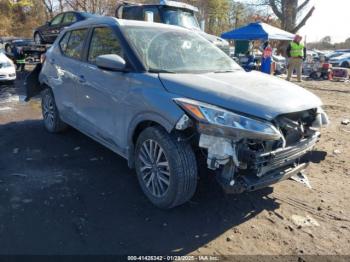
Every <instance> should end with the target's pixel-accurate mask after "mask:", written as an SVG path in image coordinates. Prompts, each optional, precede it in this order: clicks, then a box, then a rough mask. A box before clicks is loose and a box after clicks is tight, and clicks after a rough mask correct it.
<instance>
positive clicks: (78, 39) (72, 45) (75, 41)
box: [62, 29, 88, 59]
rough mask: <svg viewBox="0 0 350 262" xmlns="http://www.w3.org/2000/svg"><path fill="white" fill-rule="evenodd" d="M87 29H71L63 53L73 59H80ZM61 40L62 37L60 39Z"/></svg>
mask: <svg viewBox="0 0 350 262" xmlns="http://www.w3.org/2000/svg"><path fill="white" fill-rule="evenodd" d="M87 32H88V30H87V29H78V30H73V31H71V34H70V37H69V40H68V43H67V46H66V49H65V50H64V51H63V50H62V51H63V53H64V54H65V55H66V56H68V57H72V58H75V59H81V53H82V50H83V47H84V40H85V38H86V35H87ZM62 40H63V39H62Z"/></svg>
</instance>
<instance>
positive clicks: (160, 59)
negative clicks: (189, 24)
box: [123, 26, 241, 73]
mask: <svg viewBox="0 0 350 262" xmlns="http://www.w3.org/2000/svg"><path fill="white" fill-rule="evenodd" d="M123 31H124V34H125V36H126V38H127V39H128V40H129V42H130V44H131V45H132V46H133V47H134V49H135V51H136V52H137V54H138V55H139V57H140V59H141V60H142V62H143V63H144V65H145V66H146V67H147V68H148V70H149V71H156V72H170V73H205V72H228V71H230V72H231V71H234V70H240V69H241V68H240V67H239V66H238V65H237V64H236V63H235V62H234V61H233V60H232V59H231V58H230V57H229V56H227V55H226V54H225V53H224V52H223V51H221V50H220V49H219V48H217V47H216V46H214V45H213V44H211V43H210V42H209V41H207V40H206V39H204V38H202V37H201V36H199V35H198V34H196V33H193V32H190V31H187V30H181V29H180V30H174V29H172V30H169V29H168V28H160V27H136V26H128V27H124V29H123Z"/></svg>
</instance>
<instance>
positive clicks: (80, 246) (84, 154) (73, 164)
mask: <svg viewBox="0 0 350 262" xmlns="http://www.w3.org/2000/svg"><path fill="white" fill-rule="evenodd" d="M22 84H23V81H21V80H18V81H17V82H16V85H15V86H14V87H12V86H6V85H1V86H0V192H1V193H0V254H122V255H125V254H129V255H130V254H133V255H136V254H139V255H153V254H158V255H160V254H161V255H170V254H172V255H185V254H193V255H225V256H228V255H257V254H259V255H309V254H310V255H311V254H313V255H315V254H317V255H320V254H324V255H350V190H349V185H350V162H349V159H350V151H349V150H348V149H349V147H350V124H349V125H348V126H346V125H342V124H341V121H342V120H344V119H346V118H348V119H350V83H349V82H347V83H335V82H330V81H305V82H303V83H302V84H301V85H302V86H303V87H305V88H307V89H308V90H310V91H311V92H313V93H315V94H316V95H318V96H320V97H321V98H322V100H323V102H324V104H325V110H326V112H327V113H328V114H329V117H330V120H331V124H330V126H329V127H328V128H326V129H324V130H323V133H322V138H321V141H320V143H319V144H318V145H317V148H316V149H315V152H314V155H313V163H312V164H311V166H310V167H309V168H308V170H307V175H308V178H309V180H310V184H311V186H312V189H310V188H308V187H306V186H305V185H303V184H300V183H297V182H295V181H292V180H288V181H284V182H281V183H279V184H277V185H275V186H273V187H270V188H266V189H264V190H260V191H257V192H253V193H247V194H242V195H225V194H224V193H223V192H222V191H221V189H220V188H219V187H218V186H217V185H216V182H215V180H214V178H213V177H208V178H203V179H201V180H200V183H199V188H198V192H197V193H196V195H195V197H194V198H193V200H192V201H191V202H190V203H188V204H186V205H184V206H182V207H179V208H176V209H174V210H171V211H162V210H159V209H157V208H155V207H153V206H152V205H151V204H150V203H149V202H148V201H147V199H146V198H145V197H144V196H143V194H142V193H141V190H140V189H139V187H138V184H137V179H136V177H135V173H134V171H133V170H129V169H128V167H127V163H126V161H125V160H123V159H122V158H120V157H118V156H117V155H115V154H114V153H112V152H111V151H109V150H107V149H105V148H104V147H102V146H101V145H99V144H97V143H96V142H94V141H92V140H91V139H89V138H87V137H86V136H84V135H82V134H81V133H79V132H77V131H75V130H69V131H68V132H66V133H64V134H62V135H52V134H48V133H47V132H45V130H44V127H43V125H42V123H41V121H40V119H41V114H40V102H39V101H38V100H34V101H32V102H30V103H25V102H22V101H21V100H22V98H23V90H22V89H23V88H22Z"/></svg>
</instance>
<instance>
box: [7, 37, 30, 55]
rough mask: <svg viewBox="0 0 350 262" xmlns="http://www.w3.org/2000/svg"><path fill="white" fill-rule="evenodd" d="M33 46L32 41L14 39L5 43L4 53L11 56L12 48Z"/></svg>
mask: <svg viewBox="0 0 350 262" xmlns="http://www.w3.org/2000/svg"><path fill="white" fill-rule="evenodd" d="M34 44H35V43H34V41H33V40H32V39H24V38H16V39H13V40H10V41H7V42H6V43H5V52H6V53H7V54H9V55H12V52H13V48H17V47H25V46H32V45H34Z"/></svg>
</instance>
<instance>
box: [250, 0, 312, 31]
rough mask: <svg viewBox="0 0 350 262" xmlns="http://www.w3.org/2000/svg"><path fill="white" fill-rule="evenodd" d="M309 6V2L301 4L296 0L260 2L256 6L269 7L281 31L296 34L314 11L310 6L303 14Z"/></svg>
mask: <svg viewBox="0 0 350 262" xmlns="http://www.w3.org/2000/svg"><path fill="white" fill-rule="evenodd" d="M309 4H310V0H304V1H303V2H302V3H301V4H299V1H298V0H261V1H260V2H259V3H258V4H256V5H257V6H261V5H269V6H270V7H271V9H272V11H273V13H274V14H275V15H276V16H277V18H278V19H279V20H280V21H281V27H282V29H284V30H286V31H289V32H292V33H296V32H298V31H299V30H300V29H301V28H302V27H303V26H304V25H305V24H306V22H307V20H309V18H310V17H311V16H312V14H313V12H314V11H315V7H314V6H312V7H311V8H309V9H308V11H307V12H305V10H306V9H307V7H308V6H309Z"/></svg>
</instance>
